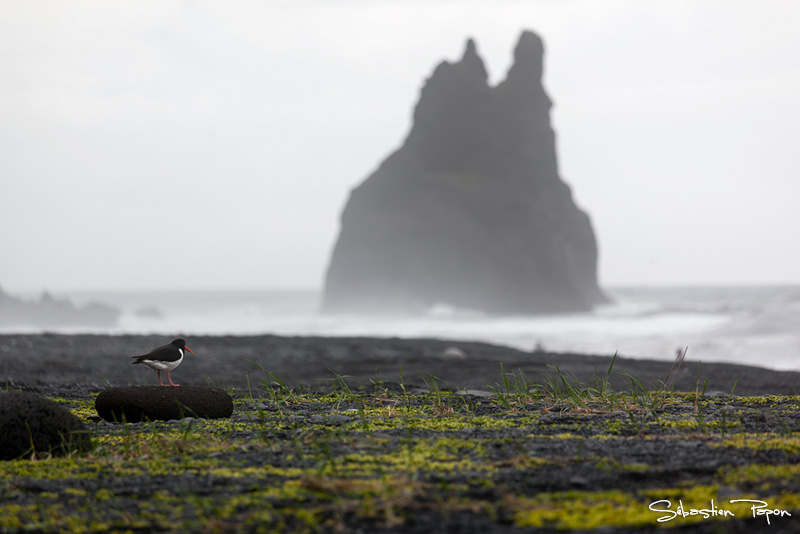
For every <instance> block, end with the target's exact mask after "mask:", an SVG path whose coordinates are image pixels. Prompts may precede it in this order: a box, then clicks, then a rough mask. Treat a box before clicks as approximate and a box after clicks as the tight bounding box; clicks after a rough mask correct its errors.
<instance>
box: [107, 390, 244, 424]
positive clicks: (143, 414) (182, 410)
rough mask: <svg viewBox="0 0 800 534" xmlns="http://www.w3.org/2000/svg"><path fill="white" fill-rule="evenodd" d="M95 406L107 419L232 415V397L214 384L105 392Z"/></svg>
mask: <svg viewBox="0 0 800 534" xmlns="http://www.w3.org/2000/svg"><path fill="white" fill-rule="evenodd" d="M95 408H96V409H97V413H98V414H99V415H100V417H102V418H103V419H105V420H106V421H123V420H124V421H127V422H129V423H133V422H139V421H145V420H150V421H169V420H172V419H183V418H184V417H197V418H202V419H219V418H222V417H230V416H231V414H232V413H233V399H231V397H230V395H228V394H227V393H226V392H225V390H223V389H220V388H216V387H211V386H179V387H163V386H135V387H120V388H111V389H107V390H105V391H103V392H102V393H100V394H99V395H98V396H97V399H96V400H95Z"/></svg>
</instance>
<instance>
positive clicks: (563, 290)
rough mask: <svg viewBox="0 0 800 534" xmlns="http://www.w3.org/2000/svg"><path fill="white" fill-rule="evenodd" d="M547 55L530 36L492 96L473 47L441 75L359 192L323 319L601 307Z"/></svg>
mask: <svg viewBox="0 0 800 534" xmlns="http://www.w3.org/2000/svg"><path fill="white" fill-rule="evenodd" d="M543 54H544V47H543V44H542V41H541V39H540V38H539V37H538V36H536V35H535V34H533V33H531V32H524V33H523V34H522V37H521V38H520V40H519V44H518V45H517V47H516V50H515V52H514V58H515V61H514V65H513V66H512V67H511V69H510V70H509V72H508V76H507V79H506V80H505V81H504V82H502V83H500V84H499V85H498V86H496V87H494V88H492V87H490V86H489V85H488V84H487V76H486V69H485V68H484V65H483V61H482V60H481V58H480V57H479V56H478V54H477V52H476V49H475V43H474V42H473V41H472V40H469V41H468V42H467V47H466V51H465V52H464V57H463V58H462V59H461V61H459V62H457V63H449V62H443V63H441V64H440V65H439V66H438V67H436V69H435V71H434V73H433V75H432V76H431V77H430V78H429V79H428V80H427V83H426V84H425V86H424V87H423V88H422V92H421V95H420V99H419V103H418V104H417V106H416V109H415V112H414V124H413V127H412V129H411V132H410V133H409V135H408V137H407V139H406V140H405V143H404V144H403V146H402V147H400V149H398V150H397V151H396V152H394V153H393V154H391V155H390V156H389V157H388V158H387V159H386V160H385V161H384V162H383V163H382V164H381V165H380V167H379V168H378V169H377V170H376V171H375V172H374V173H373V174H372V175H371V176H369V177H368V178H367V180H366V181H364V182H363V183H362V184H361V185H359V186H358V187H357V188H356V189H355V190H353V191H352V193H351V196H350V199H349V201H348V203H347V206H346V207H345V209H344V212H343V214H342V227H341V233H340V235H339V238H338V241H337V243H336V246H335V248H334V251H333V255H332V257H331V262H330V266H329V268H328V272H327V276H326V283H325V293H324V301H323V310H325V311H327V312H374V311H379V312H380V311H390V312H391V311H400V312H406V311H413V310H419V309H425V308H430V307H431V306H433V305H436V304H440V303H443V304H449V305H452V306H457V307H459V308H467V309H475V310H483V311H488V312H493V313H551V312H564V311H579V310H588V309H590V308H591V307H592V306H593V305H595V304H598V303H601V302H604V301H605V300H606V299H605V296H604V295H603V294H602V292H601V291H600V289H599V287H598V285H597V244H596V242H595V237H594V232H593V230H592V226H591V223H590V220H589V217H588V216H587V215H586V213H584V212H583V211H581V210H580V209H579V208H578V207H577V206H576V205H575V203H574V201H573V199H572V194H571V191H570V188H569V186H567V185H566V184H565V183H564V182H563V181H562V180H561V178H560V177H559V173H558V164H557V160H556V152H555V134H554V132H553V129H552V127H551V126H550V108H551V105H552V103H551V101H550V98H549V97H548V96H547V94H546V93H545V91H544V88H543V86H542V82H541V77H542V61H543Z"/></svg>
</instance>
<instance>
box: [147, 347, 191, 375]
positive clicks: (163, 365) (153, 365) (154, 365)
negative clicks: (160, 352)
mask: <svg viewBox="0 0 800 534" xmlns="http://www.w3.org/2000/svg"><path fill="white" fill-rule="evenodd" d="M178 350H179V351H181V357H180V358H178V359H177V360H175V361H174V362H161V361H158V360H142V363H143V364H145V365H146V366H147V367H149V368H150V369H153V370H156V371H172V370H173V369H175V368H176V367H178V366H179V365H180V364H181V362H182V361H183V355H184V354H186V352H185V351H184V350H183V349H178Z"/></svg>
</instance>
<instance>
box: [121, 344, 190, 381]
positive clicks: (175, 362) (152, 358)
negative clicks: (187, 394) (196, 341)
mask: <svg viewBox="0 0 800 534" xmlns="http://www.w3.org/2000/svg"><path fill="white" fill-rule="evenodd" d="M187 350H188V351H189V352H191V353H192V354H194V352H192V349H190V348H189V347H187V346H186V342H185V341H184V340H182V339H176V340H174V341H173V342H172V343H170V344H169V345H164V346H163V347H158V348H156V349H153V350H151V351H150V352H148V353H147V354H144V355H142V356H132V358H135V359H136V361H135V362H133V363H134V364H137V363H143V364H145V365H146V366H147V367H149V368H150V369H152V370H154V371H155V372H157V373H158V385H160V386H166V385H167V384H164V383H163V382H161V371H166V372H167V380H169V385H170V386H179V385H180V384H173V383H172V378H170V376H169V372H170V371H172V370H173V369H175V368H176V367H178V366H179V365H180V364H181V362H182V361H183V356H184V354H186V351H187Z"/></svg>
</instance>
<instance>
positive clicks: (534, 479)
mask: <svg viewBox="0 0 800 534" xmlns="http://www.w3.org/2000/svg"><path fill="white" fill-rule="evenodd" d="M167 341H169V339H166V340H165V338H164V337H161V336H90V335H75V336H65V335H3V336H0V363H2V371H3V378H4V380H5V381H6V389H22V390H28V391H33V392H37V393H40V394H43V395H45V396H47V397H48V398H51V399H54V400H55V401H56V402H58V403H60V404H62V405H64V406H65V407H67V408H68V409H70V410H71V411H73V413H76V414H77V415H78V416H79V417H81V418H82V419H83V420H84V421H85V423H86V425H87V427H88V428H89V431H90V432H91V435H92V439H93V441H94V443H95V449H94V450H93V451H92V452H91V453H89V454H84V455H77V454H74V455H68V457H67V458H65V459H60V458H49V457H48V456H46V455H45V456H40V457H37V458H34V459H21V460H15V461H9V462H3V463H2V464H0V469H1V470H2V472H1V474H0V483H2V486H1V490H0V504H2V506H1V507H0V510H2V512H0V531H2V532H33V531H35V532H193V533H194V532H197V533H205V532H343V533H350V532H352V533H356V532H383V533H389V532H391V533H402V532H414V533H430V532H448V533H461V532H465V533H476V534H477V533H512V532H514V533H516V532H530V531H536V532H556V531H592V532H637V533H645V532H656V531H661V530H662V529H661V528H660V527H664V526H669V527H674V528H675V530H674V531H676V532H703V533H706V532H707V533H711V532H757V531H764V532H770V533H789V532H797V531H798V529H800V478H798V476H797V473H798V472H800V407H799V404H800V403H798V397H796V396H794V395H796V394H797V388H798V384H800V380H798V379H799V378H800V374H798V373H790V372H773V371H767V370H763V369H758V368H754V367H745V366H737V365H722V364H708V365H706V364H702V365H701V366H699V376H698V364H697V362H692V361H691V359H688V360H687V361H686V362H685V363H684V365H683V367H682V368H681V371H680V372H679V374H678V377H677V379H676V382H675V390H676V391H678V392H680V391H684V392H687V393H675V394H671V395H668V396H661V397H659V396H658V395H655V396H653V395H652V391H655V390H657V389H658V387H659V386H660V381H662V380H664V379H665V378H666V376H667V373H668V371H669V368H670V365H671V364H670V363H669V362H654V361H646V360H632V359H626V358H618V359H617V360H616V361H615V363H614V367H613V369H612V372H611V373H610V375H609V382H610V385H612V386H614V389H615V390H618V391H619V392H621V391H624V390H625V389H628V390H630V389H631V387H632V386H631V384H632V383H631V378H630V377H631V376H633V377H636V380H637V381H640V382H641V384H642V385H647V386H652V388H653V389H652V390H651V393H646V392H645V391H644V390H638V391H637V392H636V394H634V395H628V396H625V395H620V394H619V393H609V390H606V391H605V392H604V393H603V394H600V395H594V394H591V395H588V394H587V391H586V390H585V388H584V386H586V385H590V384H596V383H597V381H596V379H599V380H600V381H601V382H602V380H603V378H604V377H605V374H606V372H607V371H608V368H609V365H610V363H611V356H610V355H604V356H587V355H574V354H549V353H525V352H522V351H518V350H513V349H509V348H503V347H495V346H491V345H487V344H480V343H462V342H455V341H437V340H404V339H365V338H339V339H328V338H284V337H276V336H254V337H200V336H197V337H187V344H188V346H189V347H190V348H192V350H194V351H195V354H194V355H189V356H188V357H187V360H186V361H185V362H184V363H183V364H182V365H181V366H180V367H179V368H178V369H177V370H176V371H175V372H174V373H173V378H174V379H175V380H176V381H177V382H179V383H181V384H183V385H190V384H200V385H202V384H213V385H215V386H219V387H222V388H225V389H226V390H227V391H228V392H229V394H230V395H231V397H232V398H233V401H234V413H233V416H232V417H231V418H230V419H222V420H202V419H192V418H188V419H182V420H174V421H165V422H145V423H125V424H115V423H109V422H105V421H102V420H100V419H99V418H98V417H97V413H96V411H94V398H95V397H96V394H97V393H98V392H100V391H102V390H104V389H106V388H108V387H110V386H124V385H131V384H132V385H154V384H155V383H156V377H155V373H153V372H152V371H149V370H147V369H143V368H141V366H135V367H134V366H132V365H131V364H130V358H129V357H130V356H134V355H138V354H142V353H145V352H147V351H149V350H150V349H151V348H153V347H155V346H158V345H161V344H163V343H165V342H167ZM501 363H502V364H503V368H504V369H505V371H506V372H507V373H509V374H511V373H512V372H513V373H515V374H514V375H513V376H512V379H513V377H519V376H521V375H520V374H519V372H520V371H521V372H522V373H524V375H525V377H526V378H527V379H528V380H529V381H530V382H529V383H534V382H535V383H537V384H543V383H545V382H546V381H547V380H549V379H552V378H556V381H555V382H551V385H553V387H554V388H556V389H557V391H553V390H552V388H551V391H550V392H543V393H537V394H535V395H530V396H528V395H527V394H525V395H523V394H519V391H518V392H517V393H514V392H513V391H509V390H508V389H505V388H504V386H503V385H502V384H503V378H502V375H501V372H500V365H501ZM548 365H554V366H558V368H559V370H560V372H561V375H558V374H556V373H555V372H554V370H553V369H551V368H549V367H548ZM266 371H268V372H269V373H271V375H270V376H272V377H280V379H282V381H283V382H285V384H286V387H285V388H283V387H280V386H279V385H278V384H277V383H276V382H275V381H274V380H270V379H269V376H268V375H267V374H266ZM626 373H627V375H626ZM628 375H630V376H628ZM337 376H338V377H340V378H341V380H339V378H337ZM433 376H436V377H438V378H439V379H440V380H441V382H437V383H436V384H438V385H436V386H435V387H433V388H431V387H430V386H431V384H432V382H431V381H430V380H431V377H433ZM548 377H549V378H548ZM562 377H563V378H564V379H565V380H566V381H567V382H564V385H565V387H566V385H567V383H569V384H570V385H572V386H575V387H577V388H578V389H576V390H570V389H569V388H566V389H564V390H561V389H558V388H559V387H560V386H557V384H560V383H562V382H559V381H560V380H561V378H562ZM265 378H267V379H268V380H266V381H265ZM270 382H271V384H270ZM301 384H302V386H301ZM734 385H735V388H734ZM446 387H449V388H450V389H451V390H453V391H458V393H460V394H459V395H451V394H449V393H448V392H447V391H446V389H445V388H446ZM492 387H494V388H496V390H495V393H497V392H500V396H499V397H498V396H497V395H495V396H494V397H491V396H489V395H488V393H489V392H488V391H487V390H489V389H491V388H492ZM438 388H441V390H439V389H438ZM467 388H468V389H470V390H471V391H470V392H469V394H464V390H465V389H467ZM580 388H584V389H580ZM504 391H505V392H506V394H505V395H504V394H503V392H504ZM732 392H733V393H735V394H733V395H731V393H732ZM739 499H748V500H760V501H762V502H764V503H765V506H769V507H770V508H769V509H770V510H775V511H779V512H780V511H782V512H783V514H782V515H779V514H777V513H776V514H773V515H772V516H771V517H770V519H771V522H770V524H769V525H768V524H767V517H765V516H763V515H755V511H752V510H751V509H750V508H748V505H749V504H747V505H746V504H745V503H734V502H733V501H736V500H739ZM666 501H669V504H667V503H666ZM655 502H660V504H658V505H656V509H657V510H662V511H661V512H658V511H657V510H656V511H654V510H653V509H652V506H653V503H655ZM678 503H681V504H682V505H683V506H684V507H685V510H684V511H685V515H684V514H681V513H679V512H678V508H677V507H678ZM720 509H724V510H728V511H730V515H727V516H722V517H718V516H719V515H720V514H719V513H715V512H714V513H711V514H710V515H709V513H710V512H709V510H711V511H712V512H713V511H716V512H718V511H719V510H720ZM663 510H669V511H663ZM673 512H675V514H673ZM703 513H705V514H706V516H704V515H703ZM664 517H671V519H670V520H669V521H668V522H666V521H665V522H659V521H658V519H659V518H664Z"/></svg>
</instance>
